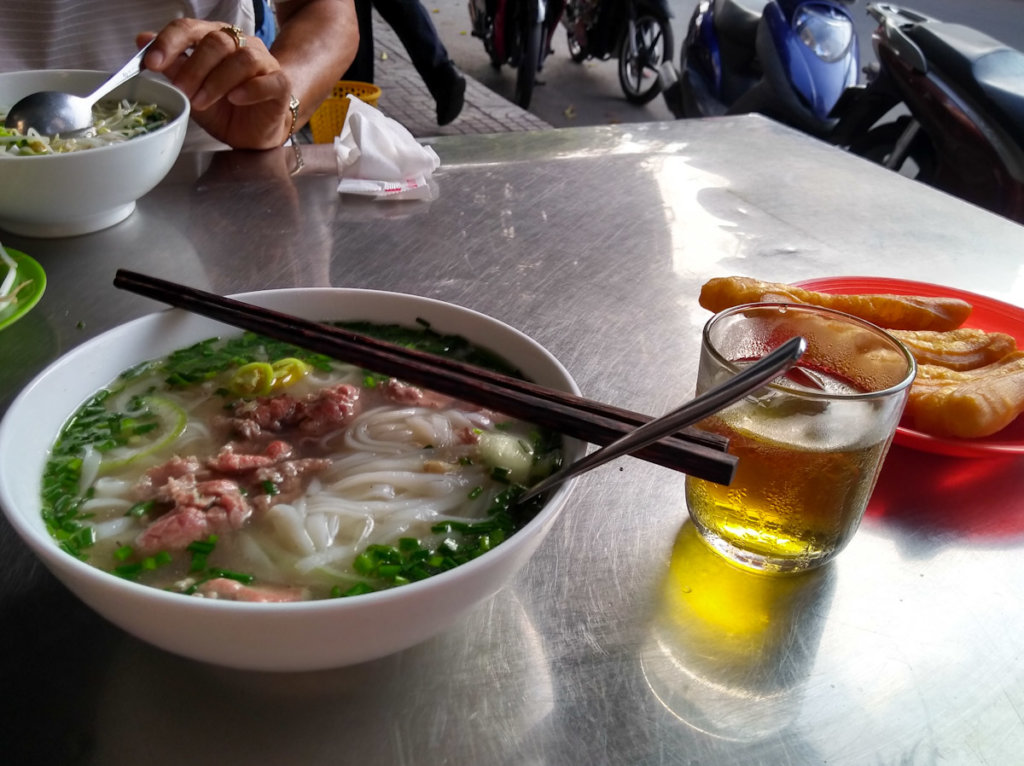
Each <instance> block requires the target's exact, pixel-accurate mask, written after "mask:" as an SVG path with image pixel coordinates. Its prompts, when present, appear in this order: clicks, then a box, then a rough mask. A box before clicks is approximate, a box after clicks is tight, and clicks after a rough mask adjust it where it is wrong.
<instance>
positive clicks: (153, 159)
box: [0, 69, 189, 237]
mask: <svg viewBox="0 0 1024 766" xmlns="http://www.w3.org/2000/svg"><path fill="white" fill-rule="evenodd" d="M108 76H109V75H108V74H106V73H103V72H93V71H88V70H71V69H54V70H33V71H25V72H7V73H0V115H6V112H7V109H8V108H9V107H11V106H12V105H13V104H14V103H16V102H17V101H18V100H20V99H21V98H23V97H24V96H27V95H28V94H30V93H34V92H36V91H42V90H58V91H64V92H67V93H75V94H87V93H90V92H91V91H92V90H94V89H95V88H96V87H97V86H98V85H99V84H100V83H102V82H103V81H104V80H105V79H106V78H107V77H108ZM93 115H94V118H95V120H96V123H95V126H94V130H92V131H90V132H89V133H87V134H86V135H83V136H81V137H75V138H63V137H55V138H52V139H51V138H47V137H40V136H38V135H32V134H30V135H22V134H20V133H17V132H15V131H12V130H9V129H7V128H4V127H3V121H2V119H0V178H3V183H2V184H0V228H2V229H6V230H7V231H10V232H13V233H15V234H21V235H24V236H30V237H66V236H72V235H76V234H86V233H89V232H92V231H98V230H100V229H105V228H107V227H109V226H113V225H114V224H116V223H119V222H120V221H122V220H124V219H125V218H127V217H128V216H129V215H130V214H131V213H132V211H133V210H134V209H135V203H136V201H137V200H138V199H139V198H140V197H142V196H143V195H145V194H146V193H148V192H149V191H150V190H152V189H153V187H155V186H156V185H157V184H158V183H160V181H161V180H162V179H163V178H164V176H166V175H167V173H168V171H170V169H171V166H172V165H173V164H174V161H175V160H176V159H177V157H178V153H179V152H180V151H181V146H182V143H183V142H184V140H185V131H186V128H187V126H188V118H189V103H188V99H186V98H185V96H184V94H183V93H182V92H181V91H179V90H178V89H177V88H175V87H173V86H172V85H170V84H169V83H166V82H164V81H160V80H156V79H151V78H149V77H145V76H142V77H136V78H134V79H133V80H131V81H130V82H128V83H126V84H124V85H122V86H120V87H119V88H117V89H115V90H114V91H113V92H112V93H111V94H110V95H109V96H108V97H106V98H104V99H103V100H101V102H100V103H99V104H98V105H97V106H96V107H95V108H94V110H93Z"/></svg>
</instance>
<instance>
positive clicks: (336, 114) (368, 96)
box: [309, 80, 380, 144]
mask: <svg viewBox="0 0 1024 766" xmlns="http://www.w3.org/2000/svg"><path fill="white" fill-rule="evenodd" d="M350 93H351V94H352V95H353V96H356V97H357V98H358V99H359V100H360V101H363V102H365V103H367V104H369V105H370V106H373V107H376V106H377V100H378V99H379V98H380V88H378V87H377V86H376V85H374V84H373V83H369V82H356V81H355V80H339V81H338V82H337V83H335V85H334V88H333V90H332V92H331V95H330V96H328V97H327V98H325V99H324V100H323V103H322V104H320V106H318V107H317V108H316V111H315V112H313V116H312V117H310V118H309V127H310V128H311V129H312V131H313V143H314V144H333V143H334V137H335V136H337V135H339V134H340V133H341V126H342V125H344V124H345V115H346V114H347V113H348V98H346V96H348V94H350Z"/></svg>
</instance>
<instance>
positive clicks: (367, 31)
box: [341, 0, 373, 83]
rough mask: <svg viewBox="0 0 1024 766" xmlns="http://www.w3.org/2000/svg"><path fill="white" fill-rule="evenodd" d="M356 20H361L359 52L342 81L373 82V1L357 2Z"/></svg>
mask: <svg viewBox="0 0 1024 766" xmlns="http://www.w3.org/2000/svg"><path fill="white" fill-rule="evenodd" d="M355 5H356V18H357V19H358V20H359V50H358V51H356V58H355V61H353V62H352V65H351V66H350V67H349V68H348V70H347V71H346V72H345V74H344V75H342V77H341V79H342V80H355V81H356V82H371V83H372V82H373V5H372V0H355Z"/></svg>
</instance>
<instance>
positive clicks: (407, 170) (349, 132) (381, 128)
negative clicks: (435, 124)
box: [334, 94, 441, 199]
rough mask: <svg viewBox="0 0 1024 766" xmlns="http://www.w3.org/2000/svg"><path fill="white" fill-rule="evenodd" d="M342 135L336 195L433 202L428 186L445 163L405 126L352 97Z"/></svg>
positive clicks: (338, 147)
mask: <svg viewBox="0 0 1024 766" xmlns="http://www.w3.org/2000/svg"><path fill="white" fill-rule="evenodd" d="M348 100H349V105H348V113H347V114H346V115H345V124H344V125H343V126H342V128H341V135H339V136H337V137H335V139H334V151H335V154H336V155H337V158H338V175H339V176H340V179H339V182H338V191H339V192H343V193H347V194H362V195H366V196H371V197H375V198H377V199H433V198H434V197H435V196H436V190H437V186H436V184H434V183H432V182H431V180H430V177H431V175H432V174H433V172H434V171H435V170H436V169H437V168H438V167H439V166H440V164H441V160H440V159H439V158H438V156H437V153H436V152H435V151H434V150H433V149H432V148H430V147H429V146H423V145H422V144H421V143H419V142H418V141H417V140H416V139H415V138H414V137H413V135H412V133H410V132H409V131H408V130H407V129H406V127H405V126H404V125H402V124H401V123H399V122H398V121H396V120H393V119H391V118H390V117H387V116H386V115H384V114H383V113H382V112H380V111H379V110H378V109H376V108H375V107H372V106H370V105H369V104H367V103H364V102H363V101H360V100H359V98H357V97H356V96H353V95H351V94H349V95H348Z"/></svg>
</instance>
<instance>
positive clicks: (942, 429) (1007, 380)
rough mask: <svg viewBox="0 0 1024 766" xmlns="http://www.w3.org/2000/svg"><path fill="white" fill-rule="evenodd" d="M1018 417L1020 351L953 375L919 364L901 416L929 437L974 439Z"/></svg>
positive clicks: (1023, 361)
mask: <svg viewBox="0 0 1024 766" xmlns="http://www.w3.org/2000/svg"><path fill="white" fill-rule="evenodd" d="M1022 412H1024V351H1015V352H1013V353H1011V354H1007V355H1006V356H1005V357H1003V358H1002V359H1000V360H999V361H998V362H995V363H993V364H989V365H985V366H984V367H978V368H976V369H974V370H968V371H964V372H958V371H956V370H950V369H949V368H947V367H940V366H938V365H930V364H923V365H921V366H919V367H918V368H917V377H916V378H915V380H914V384H913V385H912V386H911V388H910V398H909V399H908V401H907V406H906V410H905V412H904V416H905V418H906V419H907V421H908V422H909V423H910V424H912V426H913V428H915V429H917V430H918V431H922V432H924V433H927V434H931V435H933V436H944V437H945V436H955V437H958V438H962V439H975V438H978V437H980V436H989V435H991V434H994V433H996V432H997V431H999V430H1001V429H1003V428H1005V427H1006V426H1008V425H1009V424H1010V423H1011V422H1012V421H1013V420H1014V418H1016V417H1017V416H1018V415H1020V414H1021V413H1022Z"/></svg>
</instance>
